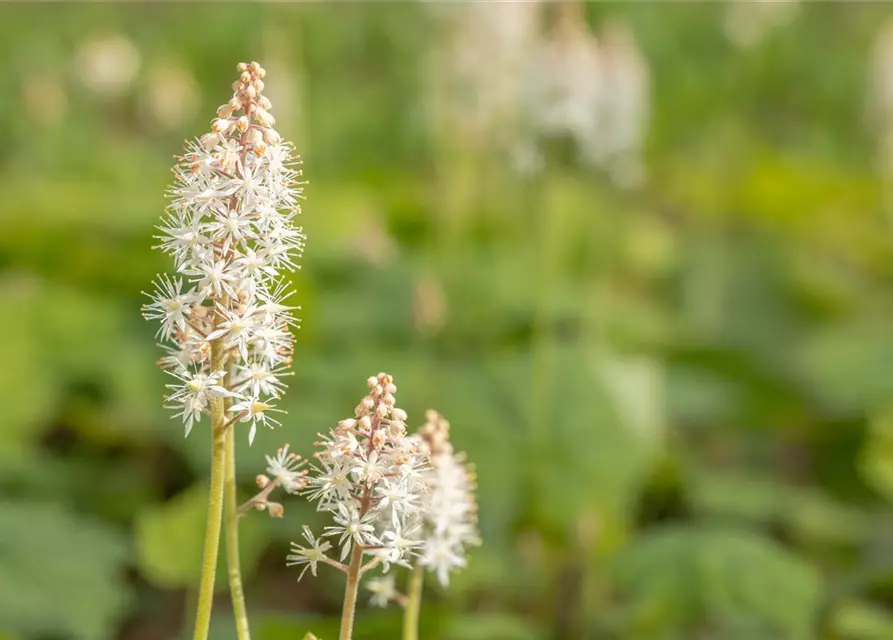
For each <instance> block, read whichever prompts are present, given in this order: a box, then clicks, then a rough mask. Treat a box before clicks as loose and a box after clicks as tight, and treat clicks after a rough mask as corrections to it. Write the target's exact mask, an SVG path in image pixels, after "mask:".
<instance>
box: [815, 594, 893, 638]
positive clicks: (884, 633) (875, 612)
mask: <svg viewBox="0 0 893 640" xmlns="http://www.w3.org/2000/svg"><path fill="white" fill-rule="evenodd" d="M830 624H831V627H832V629H833V630H834V633H835V634H836V636H837V637H838V638H841V639H843V640H884V639H885V638H893V614H891V613H890V611H888V610H887V609H885V608H883V607H881V606H878V605H876V604H870V603H868V602H863V601H860V600H845V601H844V602H841V603H839V604H838V605H837V606H835V608H834V611H833V613H832V614H831V623H830Z"/></svg>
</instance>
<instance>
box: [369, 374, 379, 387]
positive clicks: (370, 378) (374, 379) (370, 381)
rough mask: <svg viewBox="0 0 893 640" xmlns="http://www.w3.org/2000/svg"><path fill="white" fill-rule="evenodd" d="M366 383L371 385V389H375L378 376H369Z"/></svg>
mask: <svg viewBox="0 0 893 640" xmlns="http://www.w3.org/2000/svg"><path fill="white" fill-rule="evenodd" d="M366 384H367V385H368V386H369V388H370V389H374V388H375V385H377V384H378V378H376V377H375V376H369V377H368V378H366Z"/></svg>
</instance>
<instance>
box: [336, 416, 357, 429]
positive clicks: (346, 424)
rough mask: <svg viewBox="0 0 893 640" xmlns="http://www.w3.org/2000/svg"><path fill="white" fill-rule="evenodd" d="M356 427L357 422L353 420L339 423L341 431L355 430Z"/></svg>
mask: <svg viewBox="0 0 893 640" xmlns="http://www.w3.org/2000/svg"><path fill="white" fill-rule="evenodd" d="M355 426H357V421H356V420H354V419H353V418H348V419H346V420H342V421H341V422H339V423H338V427H339V428H341V429H353V428H354V427H355Z"/></svg>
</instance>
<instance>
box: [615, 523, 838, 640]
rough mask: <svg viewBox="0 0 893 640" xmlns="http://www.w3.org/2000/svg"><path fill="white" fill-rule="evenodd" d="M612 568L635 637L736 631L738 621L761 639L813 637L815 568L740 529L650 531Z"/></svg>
mask: <svg viewBox="0 0 893 640" xmlns="http://www.w3.org/2000/svg"><path fill="white" fill-rule="evenodd" d="M616 570H617V573H616V576H617V581H618V586H619V588H620V590H621V593H622V594H623V595H624V596H625V598H626V599H627V601H628V602H629V604H630V607H631V610H630V618H629V621H628V624H629V628H628V631H627V633H628V634H632V635H634V636H635V637H641V638H646V637H648V638H651V637H661V634H662V633H664V632H665V631H666V630H668V629H674V630H676V631H677V632H680V633H683V634H685V633H692V634H694V633H695V630H696V629H703V628H708V629H712V630H713V633H715V634H717V635H718V637H727V636H725V635H723V634H724V633H726V632H727V631H728V632H730V633H732V632H735V630H736V629H737V630H738V632H742V629H743V627H742V626H741V625H742V624H745V623H746V626H747V628H748V629H750V630H751V632H754V633H760V634H761V635H760V637H763V638H779V639H781V638H809V637H813V636H812V631H811V630H812V625H813V622H814V620H813V619H814V616H815V615H816V612H817V609H816V608H817V606H818V604H819V601H818V598H819V592H820V589H821V581H820V578H819V575H818V573H817V572H816V571H815V569H813V568H812V567H811V566H810V565H809V564H808V563H806V562H805V561H804V560H803V559H801V558H799V557H797V556H796V555H794V554H792V553H790V552H789V551H787V550H785V549H783V548H781V547H779V546H777V545H776V544H775V543H773V542H772V541H770V540H768V539H766V538H764V537H762V536H759V535H758V534H755V533H752V532H749V531H747V530H739V529H730V528H715V527H696V526H691V527H684V526H677V527H668V528H664V529H659V530H655V531H653V532H651V533H648V534H646V535H644V536H642V537H640V538H639V539H637V540H636V541H634V542H633V544H632V545H631V546H630V547H629V548H627V549H626V550H625V551H623V552H622V553H621V555H620V556H619V558H618V563H617V567H616ZM754 637H756V636H754Z"/></svg>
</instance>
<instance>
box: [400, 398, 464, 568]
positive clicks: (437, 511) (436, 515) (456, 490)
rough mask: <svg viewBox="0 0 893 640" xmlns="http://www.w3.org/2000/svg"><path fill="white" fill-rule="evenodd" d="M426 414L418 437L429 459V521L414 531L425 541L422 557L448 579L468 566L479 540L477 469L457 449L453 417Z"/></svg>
mask: <svg viewBox="0 0 893 640" xmlns="http://www.w3.org/2000/svg"><path fill="white" fill-rule="evenodd" d="M426 417H427V419H428V421H427V422H426V423H425V425H424V426H423V427H421V428H420V429H419V432H418V435H417V436H414V439H415V440H417V441H418V442H419V448H420V449H421V450H423V451H425V452H427V453H428V456H429V459H430V467H429V468H428V469H427V470H426V472H425V479H426V481H427V484H428V492H427V494H426V495H425V496H424V500H423V504H422V513H423V514H424V524H423V526H422V527H421V528H420V529H418V530H417V531H416V532H415V533H414V534H413V535H414V536H415V537H416V539H417V540H419V542H420V543H421V545H422V547H421V549H420V551H419V563H420V564H421V565H422V566H424V567H427V568H428V570H429V571H432V572H434V573H435V574H436V575H437V579H438V580H439V581H440V583H441V584H442V585H447V584H448V583H449V576H450V573H452V572H454V571H456V570H458V569H462V568H464V567H465V565H466V562H467V561H466V557H465V552H466V549H467V548H468V547H470V546H477V545H479V544H480V537H479V535H478V528H477V502H476V501H475V488H476V485H475V475H474V472H473V470H472V469H471V467H470V466H469V465H468V464H467V462H466V461H465V457H464V456H463V455H462V454H456V453H454V452H453V446H452V444H451V443H450V423H449V422H447V421H446V420H445V419H444V418H443V416H441V415H440V414H439V413H437V412H436V411H428V413H427V416H426Z"/></svg>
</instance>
